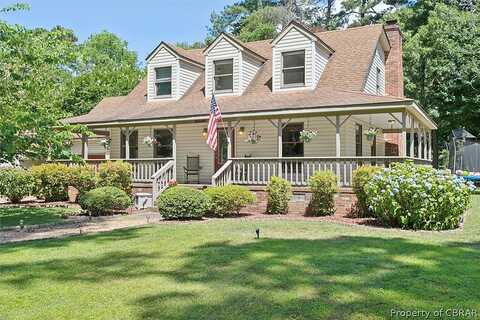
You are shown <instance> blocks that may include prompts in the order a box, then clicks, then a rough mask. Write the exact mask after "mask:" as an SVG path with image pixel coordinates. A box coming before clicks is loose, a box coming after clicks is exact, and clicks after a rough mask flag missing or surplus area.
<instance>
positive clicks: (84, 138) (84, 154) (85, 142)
mask: <svg viewBox="0 0 480 320" xmlns="http://www.w3.org/2000/svg"><path fill="white" fill-rule="evenodd" d="M82 157H83V159H85V160H87V159H88V136H87V135H82Z"/></svg>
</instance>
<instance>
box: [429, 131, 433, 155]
mask: <svg viewBox="0 0 480 320" xmlns="http://www.w3.org/2000/svg"><path fill="white" fill-rule="evenodd" d="M428 160H430V161H432V160H433V154H432V130H429V131H428Z"/></svg>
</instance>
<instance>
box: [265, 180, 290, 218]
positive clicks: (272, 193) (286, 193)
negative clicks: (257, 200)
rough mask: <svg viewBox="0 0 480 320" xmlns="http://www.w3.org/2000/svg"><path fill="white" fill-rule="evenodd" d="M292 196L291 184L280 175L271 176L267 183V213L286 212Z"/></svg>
mask: <svg viewBox="0 0 480 320" xmlns="http://www.w3.org/2000/svg"><path fill="white" fill-rule="evenodd" d="M291 198H292V185H291V184H290V182H288V181H287V180H285V179H282V178H280V177H272V178H271V179H270V182H268V184H267V212H266V213H267V214H287V213H288V201H290V199H291Z"/></svg>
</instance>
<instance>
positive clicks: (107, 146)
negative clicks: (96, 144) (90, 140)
mask: <svg viewBox="0 0 480 320" xmlns="http://www.w3.org/2000/svg"><path fill="white" fill-rule="evenodd" d="M100 144H101V145H102V147H104V148H105V150H110V148H111V147H112V139H110V138H105V139H102V140H100Z"/></svg>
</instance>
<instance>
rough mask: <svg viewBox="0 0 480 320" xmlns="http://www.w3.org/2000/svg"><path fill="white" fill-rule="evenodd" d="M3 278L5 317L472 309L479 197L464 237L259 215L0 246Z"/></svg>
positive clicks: (364, 315)
mask: <svg viewBox="0 0 480 320" xmlns="http://www.w3.org/2000/svg"><path fill="white" fill-rule="evenodd" d="M257 227H259V228H260V229H261V239H258V240H257V239H255V238H254V234H255V228H257ZM0 275H1V276H0V301H1V303H0V319H2V320H3V319H42V320H43V319H76V320H79V319H388V318H390V310H391V309H396V310H419V309H420V310H430V311H433V310H439V309H441V308H443V310H446V309H448V308H452V307H454V308H464V309H467V308H468V309H476V310H477V314H478V313H479V312H480V197H479V196H476V197H475V199H474V209H473V210H472V211H471V212H470V214H469V215H468V216H467V221H466V226H465V229H464V230H463V231H462V230H457V231H449V232H410V231H400V230H388V229H381V228H369V227H358V226H347V225H340V224H332V223H325V222H323V223H322V222H314V221H291V220H288V221H287V220H283V221H282V220H267V219H264V220H244V219H226V220H221V221H213V222H208V223H202V222H195V223H191V224H177V225H157V226H153V227H146V228H138V229H128V230H122V231H116V232H111V233H103V234H98V235H89V236H83V237H71V238H67V239H61V240H47V241H35V242H28V243H22V244H11V245H4V246H0ZM431 318H432V317H431ZM397 319H400V318H397ZM456 319H461V317H460V318H456ZM470 319H472V318H470Z"/></svg>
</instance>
